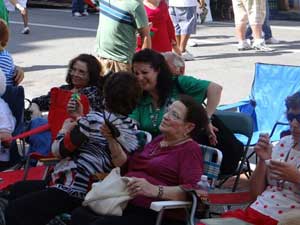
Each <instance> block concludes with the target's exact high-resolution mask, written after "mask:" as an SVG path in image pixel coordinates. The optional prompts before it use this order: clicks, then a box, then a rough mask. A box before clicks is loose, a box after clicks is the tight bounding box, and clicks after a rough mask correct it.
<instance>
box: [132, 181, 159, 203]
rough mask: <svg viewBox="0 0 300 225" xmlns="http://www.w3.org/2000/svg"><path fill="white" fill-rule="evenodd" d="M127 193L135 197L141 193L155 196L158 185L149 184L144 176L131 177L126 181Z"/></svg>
mask: <svg viewBox="0 0 300 225" xmlns="http://www.w3.org/2000/svg"><path fill="white" fill-rule="evenodd" d="M127 188H128V192H129V195H130V196H131V197H136V196H137V195H143V196H147V197H152V198H155V197H157V195H158V186H156V185H153V184H150V183H149V182H148V181H147V180H146V179H144V178H137V177H132V178H130V179H129V181H128V183H127Z"/></svg>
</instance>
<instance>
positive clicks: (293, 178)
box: [223, 92, 300, 225]
mask: <svg viewBox="0 0 300 225" xmlns="http://www.w3.org/2000/svg"><path fill="white" fill-rule="evenodd" d="M285 104H286V108H287V110H286V111H287V114H286V116H287V120H288V121H289V125H290V130H291V135H289V136H285V137H283V138H281V139H280V141H279V142H278V143H277V144H276V145H275V146H274V147H273V145H272V144H271V143H270V138H269V135H268V134H261V135H260V138H259V140H258V142H257V144H256V146H255V147H254V150H255V152H256V154H257V156H258V158H259V161H258V164H257V165H256V169H255V171H254V172H253V174H252V177H251V179H250V194H251V196H252V198H253V199H254V200H255V201H254V202H253V203H252V204H251V205H250V206H249V207H247V208H246V209H245V210H240V209H239V210H236V211H229V212H226V213H225V214H223V217H236V218H239V219H242V220H244V221H246V222H249V223H251V224H265V225H277V223H278V221H280V220H281V219H283V218H285V217H286V214H287V213H289V212H290V211H292V210H299V209H300V195H299V193H300V92H297V93H295V94H293V95H292V96H289V97H287V99H286V101H285ZM298 222H299V221H298ZM285 224H290V223H285Z"/></svg>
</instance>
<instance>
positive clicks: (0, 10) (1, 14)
mask: <svg viewBox="0 0 300 225" xmlns="http://www.w3.org/2000/svg"><path fill="white" fill-rule="evenodd" d="M0 18H1V19H3V20H4V21H5V22H6V24H7V25H8V11H7V9H6V7H5V5H4V1H3V0H0Z"/></svg>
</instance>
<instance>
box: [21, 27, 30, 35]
mask: <svg viewBox="0 0 300 225" xmlns="http://www.w3.org/2000/svg"><path fill="white" fill-rule="evenodd" d="M21 33H22V34H29V33H30V29H29V27H24V28H23V30H22V32H21Z"/></svg>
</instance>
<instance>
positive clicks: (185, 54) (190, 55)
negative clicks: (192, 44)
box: [181, 50, 194, 61]
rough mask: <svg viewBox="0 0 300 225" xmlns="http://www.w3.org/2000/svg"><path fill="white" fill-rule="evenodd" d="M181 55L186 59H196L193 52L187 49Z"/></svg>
mask: <svg viewBox="0 0 300 225" xmlns="http://www.w3.org/2000/svg"><path fill="white" fill-rule="evenodd" d="M181 57H182V59H183V60H184V61H192V60H194V56H193V55H192V54H191V53H189V52H188V51H187V50H185V52H182V53H181Z"/></svg>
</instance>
